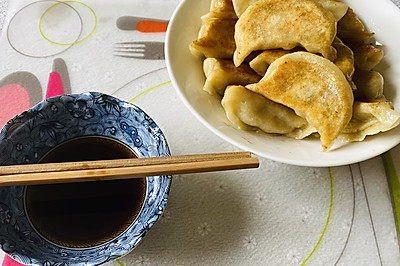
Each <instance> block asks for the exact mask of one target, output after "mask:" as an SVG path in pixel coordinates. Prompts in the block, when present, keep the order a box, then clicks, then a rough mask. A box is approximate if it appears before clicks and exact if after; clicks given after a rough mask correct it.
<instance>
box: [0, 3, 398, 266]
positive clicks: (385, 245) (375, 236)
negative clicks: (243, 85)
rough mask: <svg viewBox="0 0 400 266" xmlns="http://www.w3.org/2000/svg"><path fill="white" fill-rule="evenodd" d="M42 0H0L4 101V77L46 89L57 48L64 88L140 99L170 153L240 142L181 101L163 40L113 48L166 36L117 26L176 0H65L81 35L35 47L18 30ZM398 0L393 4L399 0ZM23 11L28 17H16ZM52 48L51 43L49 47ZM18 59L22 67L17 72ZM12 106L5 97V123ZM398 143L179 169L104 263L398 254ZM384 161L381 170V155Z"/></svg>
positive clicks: (332, 260)
mask: <svg viewBox="0 0 400 266" xmlns="http://www.w3.org/2000/svg"><path fill="white" fill-rule="evenodd" d="M381 1H385V0H381ZM44 2H46V4H47V5H49V3H48V2H50V3H51V2H54V3H57V1H32V0H24V1H8V3H7V1H4V0H0V25H1V24H2V22H3V21H4V23H3V30H2V31H1V32H2V34H1V35H0V61H1V64H0V101H2V98H1V97H3V102H4V97H5V96H4V95H7V97H9V98H7V99H11V100H15V101H16V102H17V103H19V104H21V105H23V104H24V102H23V101H22V100H21V98H19V97H21V94H18V93H16V92H15V91H6V87H7V86H6V85H5V84H4V81H5V80H6V77H16V78H21V77H22V78H23V79H27V77H31V76H34V77H36V78H37V80H38V81H39V83H40V85H39V86H32V87H30V86H29V84H28V85H26V88H25V89H26V91H27V96H26V95H25V94H24V95H25V96H26V97H28V98H29V99H31V102H32V101H33V99H44V98H45V97H46V95H48V93H50V94H51V93H52V92H51V91H49V90H50V89H49V88H47V82H48V79H49V74H50V72H52V66H53V64H54V59H56V58H61V59H62V60H63V61H64V62H65V64H66V66H67V69H68V71H67V72H68V76H69V80H70V85H71V86H70V88H65V91H64V92H65V93H80V92H84V91H89V90H95V91H100V92H104V93H108V94H112V95H115V96H117V97H119V98H122V99H125V100H127V101H130V102H132V103H134V104H136V105H138V106H140V107H141V108H142V109H143V110H145V111H146V112H147V113H148V114H149V115H150V116H151V117H152V118H153V119H154V120H155V121H156V123H157V124H158V125H159V126H160V127H161V128H162V130H163V132H164V133H165V135H166V137H167V140H168V143H169V146H170V149H171V153H172V154H173V155H180V154H193V153H209V152H225V151H237V150H238V148H236V147H234V146H232V145H231V144H229V143H227V142H225V141H224V140H222V139H220V138H219V137H217V136H215V135H214V134H213V133H212V132H211V131H210V130H208V129H207V128H205V127H204V126H203V125H202V124H201V123H200V122H198V121H197V120H196V119H195V118H194V116H193V115H192V114H191V113H190V112H189V111H188V109H187V108H186V107H185V106H184V104H183V103H182V102H181V101H180V99H179V98H178V96H177V94H176V93H175V90H174V88H173V86H172V84H171V82H170V81H169V77H168V73H167V70H166V65H165V61H164V60H163V59H160V57H161V58H162V57H163V50H161V49H160V48H153V50H152V53H153V55H154V54H155V55H156V58H158V59H154V58H150V59H132V58H123V57H118V56H115V55H114V54H113V47H114V44H115V43H117V42H127V41H129V42H132V41H148V42H160V43H163V42H164V38H165V33H164V32H161V33H145V32H139V31H122V30H119V29H118V28H117V27H116V20H117V19H118V18H119V17H121V16H141V17H148V18H157V19H165V20H168V19H169V18H170V16H171V15H172V13H173V11H174V9H175V7H176V6H177V5H178V3H179V0H151V1H149V0H135V1H127V0H126V1H123V0H114V1H106V0H84V1H83V2H77V1H69V2H70V4H71V5H72V6H73V7H74V10H75V11H76V12H77V14H79V15H78V16H79V19H80V22H79V23H77V25H78V24H80V25H81V26H82V27H83V30H82V31H83V33H82V34H86V35H87V36H88V38H86V39H84V40H82V41H80V42H78V43H76V44H74V45H64V46H62V49H61V48H60V45H54V44H52V43H51V42H47V43H46V46H44V47H42V46H40V47H35V44H34V42H33V41H30V40H29V38H30V37H29V36H31V34H30V33H29V32H22V31H24V30H29V25H28V24H29V23H28V22H29V21H30V19H37V16H38V14H39V13H37V12H36V13H35V12H28V11H32V10H34V9H35V8H36V7H38V6H39V5H41V4H43V3H44ZM394 2H395V3H396V4H397V5H398V6H400V0H396V1H394ZM54 3H52V4H51V5H54ZM82 3H83V4H82ZM89 7H90V8H89ZM92 11H93V12H92ZM93 14H95V15H96V17H97V24H94V22H93V21H94V15H93ZM35 16H36V17H35ZM21 21H23V23H27V24H26V27H25V26H24V27H20V24H18V23H22V22H21ZM78 26H79V25H78ZM93 28H95V30H94V31H93V32H92V29H93ZM0 29H1V28H0ZM71 30H72V31H73V30H74V29H71ZM6 32H8V33H9V34H10V36H12V38H11V39H10V38H9V39H7V36H6V35H7V34H5V33H6ZM27 36H28V37H27ZM36 37H37V36H36ZM40 38H41V36H39V39H40ZM41 39H43V38H41ZM47 45H48V46H49V47H51V46H52V45H53V46H55V50H51V49H52V48H54V47H52V48H51V49H50V48H49V50H47ZM50 50H51V53H53V54H51V53H50V54H46V53H47V52H48V51H50ZM24 54H25V55H24ZM27 55H29V56H27ZM21 71H24V73H25V74H24V75H22V76H21V75H17V74H18V73H21ZM26 73H28V74H26ZM2 82H3V83H2ZM1 86H3V87H1ZM29 99H28V102H29ZM9 108H16V107H15V106H11V107H9ZM21 108H22V107H21ZM10 112H11V111H10V109H7V108H4V107H2V106H1V105H0V123H1V121H2V120H1V119H2V117H3V119H5V117H7V115H9V114H10ZM2 115H3V116H2ZM182 125H184V127H182ZM399 151H400V147H399V146H398V147H395V148H394V149H393V150H391V151H390V152H388V153H386V154H385V155H383V156H378V157H376V158H373V159H370V160H368V161H365V162H361V163H357V164H352V165H347V166H341V167H331V168H311V167H299V166H292V165H286V164H282V163H279V162H274V161H271V160H268V159H263V158H260V161H261V166H260V168H259V169H256V170H254V169H252V170H240V171H233V172H231V171H230V172H217V173H207V174H205V173H203V174H190V175H177V176H174V177H173V183H172V188H171V192H170V198H169V201H168V205H167V208H166V210H165V212H164V214H163V216H162V217H161V219H160V220H159V221H158V222H157V223H156V224H155V226H154V227H153V228H152V229H151V230H150V232H149V233H148V234H147V236H146V237H145V238H144V239H143V240H142V242H141V243H140V244H139V246H138V247H137V248H136V249H135V250H134V251H132V252H131V253H130V254H128V255H127V256H125V257H122V258H120V259H119V260H118V261H111V262H108V263H107V265H109V266H111V265H121V264H123V265H189V264H190V265H304V264H305V265H399V264H400V252H399V242H398V235H397V227H396V221H397V217H396V215H395V214H394V209H395V208H394V206H397V205H396V202H395V205H393V204H392V199H393V197H392V194H391V189H393V186H392V184H393V182H395V183H396V182H397V183H398V182H399V180H398V179H397V174H396V172H399V171H400V169H399V166H400V152H399ZM391 163H394V168H393V169H391V171H389V172H388V174H387V172H386V171H385V165H390V164H391ZM397 183H396V184H397ZM2 244H3V243H2V242H1V240H0V245H2ZM3 256H4V254H2V255H1V256H0V258H2V257H3Z"/></svg>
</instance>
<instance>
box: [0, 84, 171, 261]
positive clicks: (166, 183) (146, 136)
mask: <svg viewBox="0 0 400 266" xmlns="http://www.w3.org/2000/svg"><path fill="white" fill-rule="evenodd" d="M80 136H105V137H109V138H113V139H117V140H119V141H121V142H123V143H124V144H126V145H128V146H129V147H130V148H131V149H132V150H133V151H134V152H135V154H136V155H137V156H138V157H157V156H169V155H170V152H169V148H168V144H167V141H166V139H165V136H164V135H163V133H162V131H161V130H160V128H159V127H158V126H157V124H156V123H155V122H154V121H153V120H152V119H151V118H150V117H149V116H148V115H147V114H146V113H145V112H144V111H143V110H141V109H140V108H138V107H137V106H135V105H133V104H130V103H127V102H124V101H122V100H119V99H117V98H115V97H112V96H109V95H106V94H102V93H98V92H88V93H82V94H75V95H63V96H56V97H52V98H49V99H47V100H44V101H43V102H41V103H39V104H38V105H36V106H34V107H33V108H31V109H29V110H28V111H26V112H24V113H22V114H20V115H18V116H16V117H14V118H13V119H12V120H10V121H9V122H8V123H7V124H6V125H5V126H4V127H3V129H2V130H1V131H0V165H10V164H26V163H37V162H38V161H39V160H40V159H41V157H42V156H43V155H45V154H46V153H47V152H48V151H49V150H51V149H52V148H53V147H55V146H56V145H58V144H60V143H62V142H64V141H66V140H69V139H72V138H76V137H80ZM146 179H147V192H146V198H145V202H144V206H143V208H142V211H141V212H140V214H139V215H138V217H137V218H136V220H135V221H134V222H133V223H132V224H131V225H130V226H129V227H128V228H127V229H126V230H125V231H124V232H123V233H122V234H120V235H119V236H118V237H117V238H115V239H113V240H111V241H109V242H107V243H104V244H101V245H98V246H96V247H91V248H81V249H80V248H67V247H62V246H59V245H57V244H54V243H51V242H50V241H48V240H46V239H44V238H43V237H41V236H40V235H38V233H37V232H36V231H35V229H34V228H33V227H32V225H31V224H30V222H29V221H28V218H27V215H26V211H25V206H24V193H25V188H26V187H24V186H12V187H0V248H1V249H2V250H3V251H5V252H6V253H8V254H9V255H10V256H11V257H12V258H14V259H16V260H17V261H19V262H21V263H23V264H29V265H45V266H50V265H58V266H61V265H97V264H101V263H104V262H106V261H109V260H112V259H116V258H118V257H120V256H122V255H124V254H126V253H128V252H129V251H131V250H132V249H133V248H134V247H135V246H136V245H137V244H138V242H139V241H140V240H141V239H142V238H143V237H144V235H145V234H146V233H147V232H148V230H149V229H150V228H151V227H152V225H153V224H154V223H155V222H156V221H157V219H158V218H159V217H160V215H161V214H162V212H163V210H164V208H165V205H166V201H167V198H168V192H169V188H170V185H171V176H152V177H147V178H146Z"/></svg>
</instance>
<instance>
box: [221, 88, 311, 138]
mask: <svg viewBox="0 0 400 266" xmlns="http://www.w3.org/2000/svg"><path fill="white" fill-rule="evenodd" d="M221 103H222V106H223V107H224V109H225V112H226V115H227V117H228V119H229V120H230V121H231V122H232V123H233V124H235V125H237V126H238V127H239V128H240V129H243V130H258V129H261V130H262V131H263V132H266V133H274V134H284V135H287V136H290V137H293V138H296V139H302V138H305V137H307V136H309V135H310V134H312V133H314V132H316V130H315V128H314V127H312V126H311V125H310V124H308V122H307V121H306V120H305V119H304V118H302V117H300V116H298V115H296V113H295V112H294V111H293V110H292V109H290V108H288V107H286V106H284V105H282V104H279V103H275V102H273V101H271V100H268V99H267V98H265V97H263V96H262V95H260V94H258V93H255V92H252V91H250V90H248V89H246V88H245V87H243V86H236V85H235V86H228V87H227V89H226V90H225V94H224V97H223V98H222V101H221Z"/></svg>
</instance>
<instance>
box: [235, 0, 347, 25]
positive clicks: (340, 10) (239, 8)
mask: <svg viewBox="0 0 400 266" xmlns="http://www.w3.org/2000/svg"><path fill="white" fill-rule="evenodd" d="M258 1H263V0H232V2H233V7H234V9H235V12H236V15H237V16H238V17H240V16H241V15H242V14H243V12H244V11H245V10H246V9H247V8H248V7H249V6H250V5H252V4H254V3H255V2H258ZM314 1H315V2H317V3H319V4H320V5H321V6H322V7H323V8H325V9H326V10H328V11H330V12H331V13H332V14H333V15H334V16H335V19H336V21H338V20H340V19H341V18H342V17H343V16H344V15H345V14H346V12H347V9H348V6H347V5H346V4H345V3H343V2H338V1H334V0H314Z"/></svg>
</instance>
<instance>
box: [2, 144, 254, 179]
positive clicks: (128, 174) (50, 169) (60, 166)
mask: <svg viewBox="0 0 400 266" xmlns="http://www.w3.org/2000/svg"><path fill="white" fill-rule="evenodd" d="M258 166H259V161H258V159H257V158H256V157H252V156H251V153H250V152H230V153H211V154H196V155H182V156H168V157H151V158H132V159H116V160H98V161H81V162H62V163H43V164H26V165H8V166H0V186H19V185H39V184H56V183H72V182H87V181H102V180H116V179H128V178H139V177H146V176H159V175H173V174H189V173H202V172H212V171H224V170H237V169H246V168H257V167H258Z"/></svg>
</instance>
